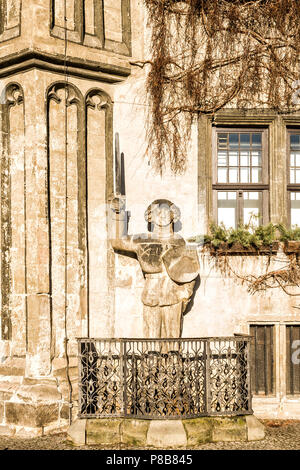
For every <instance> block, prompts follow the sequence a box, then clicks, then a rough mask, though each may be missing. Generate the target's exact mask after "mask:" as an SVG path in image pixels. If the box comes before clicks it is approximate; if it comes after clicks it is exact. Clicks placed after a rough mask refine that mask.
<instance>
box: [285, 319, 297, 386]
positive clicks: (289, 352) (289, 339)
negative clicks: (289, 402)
mask: <svg viewBox="0 0 300 470" xmlns="http://www.w3.org/2000/svg"><path fill="white" fill-rule="evenodd" d="M286 386H287V390H286V391H287V394H288V395H296V394H300V325H288V326H287V327H286Z"/></svg>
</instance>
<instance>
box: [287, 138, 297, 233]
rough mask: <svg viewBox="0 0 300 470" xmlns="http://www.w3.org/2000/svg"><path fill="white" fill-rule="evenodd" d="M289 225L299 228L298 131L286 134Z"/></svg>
mask: <svg viewBox="0 0 300 470" xmlns="http://www.w3.org/2000/svg"><path fill="white" fill-rule="evenodd" d="M288 203H289V211H288V212H289V223H290V225H292V226H293V225H298V226H300V131H289V133H288Z"/></svg>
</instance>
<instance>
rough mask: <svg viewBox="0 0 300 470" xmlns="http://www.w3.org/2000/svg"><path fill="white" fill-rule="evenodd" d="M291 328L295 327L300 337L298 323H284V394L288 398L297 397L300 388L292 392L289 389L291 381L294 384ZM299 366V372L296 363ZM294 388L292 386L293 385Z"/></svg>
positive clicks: (299, 394) (299, 393)
mask: <svg viewBox="0 0 300 470" xmlns="http://www.w3.org/2000/svg"><path fill="white" fill-rule="evenodd" d="M292 328H297V329H298V331H299V333H298V336H299V339H300V324H299V323H289V324H286V325H285V371H286V379H285V380H286V396H287V397H290V398H299V396H300V388H299V390H297V391H294V392H292V391H291V388H289V387H291V382H292V384H293V386H294V368H293V367H291V356H292V350H291V345H292V343H291V333H292ZM288 335H289V342H288ZM288 345H290V349H289V350H288ZM297 365H298V367H299V372H300V364H297ZM291 376H293V379H292V380H291ZM293 388H294V387H293Z"/></svg>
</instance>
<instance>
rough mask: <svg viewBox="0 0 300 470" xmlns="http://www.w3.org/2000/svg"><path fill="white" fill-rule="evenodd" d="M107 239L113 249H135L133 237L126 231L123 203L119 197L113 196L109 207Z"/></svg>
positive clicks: (131, 250)
mask: <svg viewBox="0 0 300 470" xmlns="http://www.w3.org/2000/svg"><path fill="white" fill-rule="evenodd" d="M109 240H110V245H111V247H112V248H113V249H114V250H122V251H128V252H135V251H136V249H135V243H134V241H133V237H132V236H130V235H128V233H127V213H126V211H125V204H124V202H123V201H122V200H121V199H119V198H115V199H114V200H113V201H112V203H111V207H110V220H109Z"/></svg>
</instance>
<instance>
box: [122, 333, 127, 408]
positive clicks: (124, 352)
mask: <svg viewBox="0 0 300 470" xmlns="http://www.w3.org/2000/svg"><path fill="white" fill-rule="evenodd" d="M121 344H122V347H121V361H122V362H121V364H120V366H121V374H122V380H121V382H122V392H123V393H122V397H123V414H124V416H127V387H126V380H127V348H126V346H127V341H126V340H123V339H122V340H121Z"/></svg>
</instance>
